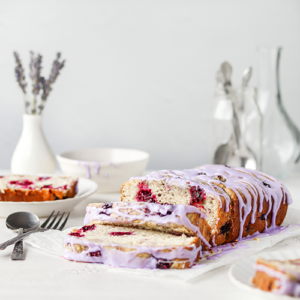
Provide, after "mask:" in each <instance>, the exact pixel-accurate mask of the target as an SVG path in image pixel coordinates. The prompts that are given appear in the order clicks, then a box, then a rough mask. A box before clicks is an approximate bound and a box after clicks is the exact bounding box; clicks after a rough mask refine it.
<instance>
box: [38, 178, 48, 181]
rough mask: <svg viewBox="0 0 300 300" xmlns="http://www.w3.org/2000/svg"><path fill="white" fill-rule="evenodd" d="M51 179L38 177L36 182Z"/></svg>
mask: <svg viewBox="0 0 300 300" xmlns="http://www.w3.org/2000/svg"><path fill="white" fill-rule="evenodd" d="M50 178H51V177H39V178H38V181H45V180H47V179H50Z"/></svg>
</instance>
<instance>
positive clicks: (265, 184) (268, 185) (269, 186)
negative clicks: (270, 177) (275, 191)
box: [262, 181, 271, 188]
mask: <svg viewBox="0 0 300 300" xmlns="http://www.w3.org/2000/svg"><path fill="white" fill-rule="evenodd" d="M262 183H263V185H264V186H267V187H268V188H271V185H270V184H268V183H266V182H265V181H263V182H262Z"/></svg>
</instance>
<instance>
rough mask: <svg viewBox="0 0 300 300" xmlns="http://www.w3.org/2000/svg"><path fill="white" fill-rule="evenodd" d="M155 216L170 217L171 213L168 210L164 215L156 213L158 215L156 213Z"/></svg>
mask: <svg viewBox="0 0 300 300" xmlns="http://www.w3.org/2000/svg"><path fill="white" fill-rule="evenodd" d="M156 214H157V215H159V216H160V217H166V216H168V215H171V214H172V211H170V210H168V211H167V212H166V214H165V215H164V214H162V213H160V212H158V213H156Z"/></svg>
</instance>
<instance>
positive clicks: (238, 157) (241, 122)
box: [228, 67, 257, 169]
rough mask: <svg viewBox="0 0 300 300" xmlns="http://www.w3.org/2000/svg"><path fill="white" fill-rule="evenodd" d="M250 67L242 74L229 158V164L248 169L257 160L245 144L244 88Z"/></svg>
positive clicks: (248, 77) (255, 165)
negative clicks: (234, 131) (232, 145)
mask: <svg viewBox="0 0 300 300" xmlns="http://www.w3.org/2000/svg"><path fill="white" fill-rule="evenodd" d="M251 74H252V68H251V67H249V68H247V69H245V70H244V72H243V76H242V89H241V93H242V94H241V100H240V101H241V105H240V111H239V118H236V121H237V123H236V126H237V128H238V129H239V130H238V136H237V140H239V143H238V144H237V148H236V149H235V150H234V152H233V154H232V156H231V157H230V158H229V162H228V163H229V165H231V166H237V167H244V168H249V169H257V160H256V156H255V154H254V152H253V151H252V149H251V148H250V147H249V146H248V145H247V144H246V139H245V129H246V123H245V122H246V119H245V118H246V115H245V103H244V102H245V100H246V99H245V88H246V87H247V85H248V82H249V80H250V78H251Z"/></svg>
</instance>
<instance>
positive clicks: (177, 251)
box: [64, 223, 201, 269]
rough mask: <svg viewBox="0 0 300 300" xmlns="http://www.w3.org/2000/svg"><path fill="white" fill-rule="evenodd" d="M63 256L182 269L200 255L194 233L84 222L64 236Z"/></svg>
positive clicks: (108, 262)
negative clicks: (83, 224)
mask: <svg viewBox="0 0 300 300" xmlns="http://www.w3.org/2000/svg"><path fill="white" fill-rule="evenodd" d="M64 257H65V258H66V259H68V260H73V261H79V262H91V263H103V264H107V265H110V266H115V267H124V268H149V269H185V268H189V267H191V266H192V265H193V264H194V262H195V261H197V260H198V259H200V258H201V246H200V240H199V238H197V237H187V236H185V235H184V234H183V235H181V236H176V235H172V234H169V233H163V232H159V231H153V230H144V229H137V228H132V227H124V226H110V225H98V224H93V223H90V224H87V225H85V226H83V227H82V228H81V229H75V230H73V232H71V233H70V234H69V235H68V236H67V237H66V238H65V251H64Z"/></svg>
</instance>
